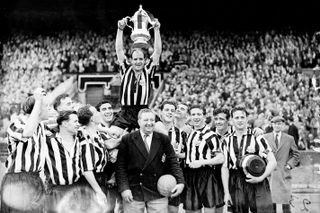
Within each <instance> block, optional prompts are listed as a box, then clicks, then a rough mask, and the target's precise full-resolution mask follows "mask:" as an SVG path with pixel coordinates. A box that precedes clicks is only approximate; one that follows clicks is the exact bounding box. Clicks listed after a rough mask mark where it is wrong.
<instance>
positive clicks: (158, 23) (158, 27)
mask: <svg viewBox="0 0 320 213" xmlns="http://www.w3.org/2000/svg"><path fill="white" fill-rule="evenodd" d="M153 26H154V28H155V29H160V26H161V24H160V22H159V20H158V19H157V18H155V19H154V25H153Z"/></svg>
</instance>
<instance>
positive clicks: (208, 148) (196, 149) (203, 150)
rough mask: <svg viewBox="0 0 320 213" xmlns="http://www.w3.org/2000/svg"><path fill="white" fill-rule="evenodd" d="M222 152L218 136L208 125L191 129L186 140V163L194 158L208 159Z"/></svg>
mask: <svg viewBox="0 0 320 213" xmlns="http://www.w3.org/2000/svg"><path fill="white" fill-rule="evenodd" d="M216 152H222V149H221V144H220V142H219V139H218V136H217V135H216V134H215V132H213V131H212V130H211V129H210V128H209V127H208V126H205V127H204V128H203V129H200V130H193V131H192V132H191V133H190V135H189V137H188V141H187V149H186V163H187V164H189V163H190V162H193V161H195V160H208V159H212V158H213V157H214V156H215V153H216Z"/></svg>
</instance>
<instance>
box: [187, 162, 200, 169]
mask: <svg viewBox="0 0 320 213" xmlns="http://www.w3.org/2000/svg"><path fill="white" fill-rule="evenodd" d="M202 165H203V164H202V163H201V161H199V160H196V161H192V162H190V163H189V167H190V168H192V169H197V168H200V167H201V166H202Z"/></svg>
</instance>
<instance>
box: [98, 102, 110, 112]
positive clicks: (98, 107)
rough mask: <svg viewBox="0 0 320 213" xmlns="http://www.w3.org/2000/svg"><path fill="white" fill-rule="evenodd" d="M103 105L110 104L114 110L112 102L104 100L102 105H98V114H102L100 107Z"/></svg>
mask: <svg viewBox="0 0 320 213" xmlns="http://www.w3.org/2000/svg"><path fill="white" fill-rule="evenodd" d="M103 104H110V105H111V107H112V108H113V106H112V104H111V101H108V100H104V101H101V102H100V103H98V104H97V106H96V110H97V111H98V112H100V107H101V106H102V105H103Z"/></svg>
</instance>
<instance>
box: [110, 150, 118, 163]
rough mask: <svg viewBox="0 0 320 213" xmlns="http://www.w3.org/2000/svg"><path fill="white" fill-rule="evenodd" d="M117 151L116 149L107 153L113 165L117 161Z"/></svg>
mask: <svg viewBox="0 0 320 213" xmlns="http://www.w3.org/2000/svg"><path fill="white" fill-rule="evenodd" d="M118 151H119V150H118V149H113V150H111V151H110V152H109V157H110V161H111V163H115V162H116V161H117V156H118Z"/></svg>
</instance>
